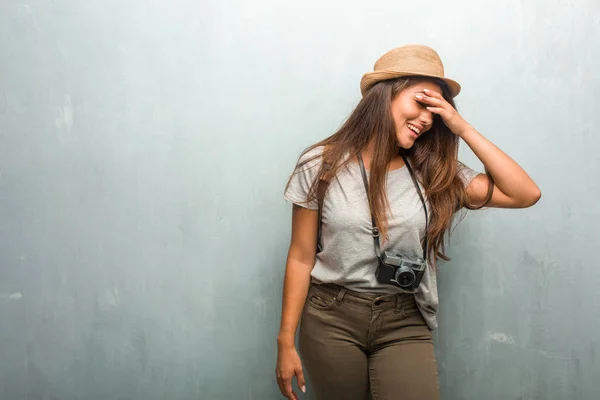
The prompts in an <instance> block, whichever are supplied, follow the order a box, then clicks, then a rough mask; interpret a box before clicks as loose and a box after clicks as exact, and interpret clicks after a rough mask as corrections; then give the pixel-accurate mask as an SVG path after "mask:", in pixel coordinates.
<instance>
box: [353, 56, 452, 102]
mask: <svg viewBox="0 0 600 400" xmlns="http://www.w3.org/2000/svg"><path fill="white" fill-rule="evenodd" d="M412 75H420V76H430V77H434V78H440V79H442V80H443V81H445V82H446V83H447V84H448V86H449V87H450V92H451V94H452V97H455V96H456V95H457V94H458V93H459V92H460V85H459V84H458V82H456V81H453V80H452V79H448V78H446V77H444V65H443V64H442V60H441V59H440V56H439V55H438V53H436V51H435V50H433V49H432V48H431V47H428V46H423V45H418V44H411V45H407V46H402V47H398V48H396V49H393V50H390V51H388V52H387V53H385V54H384V55H383V56H381V58H379V60H377V62H376V63H375V66H374V67H373V72H367V73H366V74H364V75H363V77H362V79H361V80H360V91H361V93H362V95H363V96H364V95H365V93H367V91H368V90H369V89H370V88H371V87H372V86H373V85H374V84H376V83H377V82H379V81H384V80H388V79H394V78H399V77H401V76H412Z"/></svg>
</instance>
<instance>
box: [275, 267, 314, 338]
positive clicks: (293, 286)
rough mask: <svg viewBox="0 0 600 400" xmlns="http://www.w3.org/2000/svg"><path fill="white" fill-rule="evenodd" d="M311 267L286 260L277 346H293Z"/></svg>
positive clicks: (308, 283)
mask: <svg viewBox="0 0 600 400" xmlns="http://www.w3.org/2000/svg"><path fill="white" fill-rule="evenodd" d="M313 266H314V265H308V264H305V263H302V262H300V261H298V260H295V259H293V258H288V261H287V266H286V269H285V277H284V281H283V301H282V310H281V326H280V328H279V335H278V336H277V343H278V345H279V346H293V345H294V337H295V335H296V329H297V328H298V323H299V321H300V316H301V315H302V309H303V307H304V302H305V301H306V296H307V293H308V287H309V285H310V272H311V271H312V268H313Z"/></svg>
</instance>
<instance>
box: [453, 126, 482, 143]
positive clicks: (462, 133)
mask: <svg viewBox="0 0 600 400" xmlns="http://www.w3.org/2000/svg"><path fill="white" fill-rule="evenodd" d="M474 133H477V131H476V130H475V129H474V128H473V127H472V126H471V125H469V124H466V125H465V126H464V127H462V128H461V129H459V130H458V132H457V133H456V135H457V136H458V137H460V138H463V139H464V140H467V138H468V137H469V136H472V135H473V134H474Z"/></svg>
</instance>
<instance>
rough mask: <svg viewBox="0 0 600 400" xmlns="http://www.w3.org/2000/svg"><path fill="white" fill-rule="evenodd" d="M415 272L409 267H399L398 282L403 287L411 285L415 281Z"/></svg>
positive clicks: (397, 272)
mask: <svg viewBox="0 0 600 400" xmlns="http://www.w3.org/2000/svg"><path fill="white" fill-rule="evenodd" d="M415 279H416V277H415V273H414V272H413V271H412V269H410V268H407V267H402V268H398V271H396V282H398V285H400V286H401V287H409V286H411V285H412V284H413V283H414V282H415Z"/></svg>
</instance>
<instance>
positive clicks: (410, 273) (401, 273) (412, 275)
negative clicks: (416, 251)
mask: <svg viewBox="0 0 600 400" xmlns="http://www.w3.org/2000/svg"><path fill="white" fill-rule="evenodd" d="M426 267H427V262H426V261H425V260H424V259H423V258H421V257H411V256H407V255H404V254H398V253H397V252H395V251H390V250H386V251H384V252H382V254H381V257H379V265H378V266H377V271H375V277H376V278H377V281H378V282H380V283H387V284H392V285H396V286H399V287H400V288H402V289H404V290H409V291H413V290H416V289H417V288H418V287H419V284H420V283H421V279H422V278H423V274H424V273H425V268H426Z"/></svg>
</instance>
